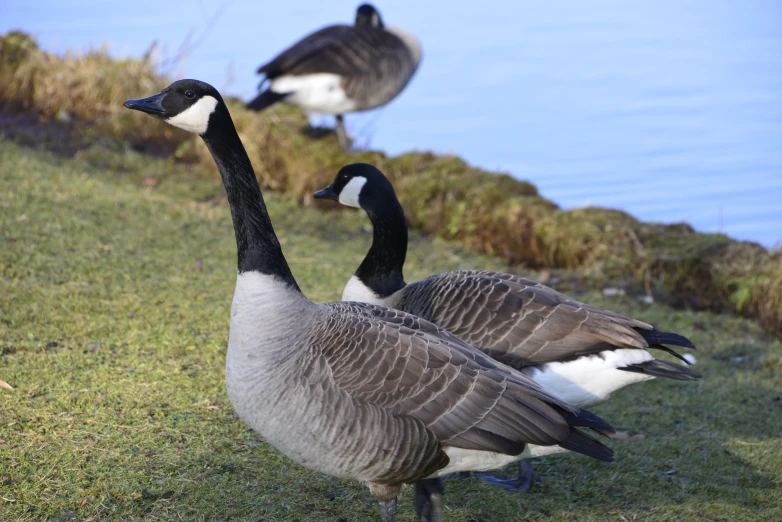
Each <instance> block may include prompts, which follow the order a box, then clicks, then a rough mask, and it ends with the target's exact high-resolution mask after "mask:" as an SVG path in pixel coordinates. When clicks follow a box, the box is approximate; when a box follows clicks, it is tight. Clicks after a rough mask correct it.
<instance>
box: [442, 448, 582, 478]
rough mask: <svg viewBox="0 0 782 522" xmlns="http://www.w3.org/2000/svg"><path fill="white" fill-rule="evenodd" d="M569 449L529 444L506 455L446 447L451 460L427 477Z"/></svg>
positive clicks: (481, 468) (477, 469)
mask: <svg viewBox="0 0 782 522" xmlns="http://www.w3.org/2000/svg"><path fill="white" fill-rule="evenodd" d="M566 451H567V450H566V449H564V448H560V447H559V446H536V445H534V444H527V447H526V448H524V451H523V452H522V453H521V455H505V454H504V453H494V452H492V451H479V450H469V449H464V448H454V447H449V448H445V453H446V454H447V455H448V458H449V459H450V462H449V463H448V465H447V466H446V467H444V468H443V469H440V470H438V471H436V472H435V473H433V474H432V475H430V476H429V477H427V478H434V477H442V476H443V475H448V474H449V473H458V472H460V471H489V470H490V469H497V468H501V467H503V466H507V465H508V464H511V463H513V462H517V461H519V460H522V459H530V458H534V457H543V456H546V455H553V454H555V453H564V452H566Z"/></svg>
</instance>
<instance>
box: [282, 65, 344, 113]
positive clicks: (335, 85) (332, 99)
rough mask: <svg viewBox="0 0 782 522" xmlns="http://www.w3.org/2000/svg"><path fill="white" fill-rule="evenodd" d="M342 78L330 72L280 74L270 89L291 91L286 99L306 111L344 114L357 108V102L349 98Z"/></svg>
mask: <svg viewBox="0 0 782 522" xmlns="http://www.w3.org/2000/svg"><path fill="white" fill-rule="evenodd" d="M340 80H341V78H340V76H339V75H336V74H330V73H317V74H307V75H303V76H280V77H278V78H275V79H274V80H272V83H271V86H270V89H271V90H272V91H274V92H277V93H291V94H290V96H288V97H287V98H286V99H285V101H286V102H289V103H293V104H295V105H298V106H299V107H301V108H302V109H304V110H305V111H308V112H319V113H322V114H344V113H346V112H351V111H354V110H356V102H354V101H353V100H351V99H350V98H348V95H347V94H346V93H345V91H344V89H343V88H342V85H341V83H340Z"/></svg>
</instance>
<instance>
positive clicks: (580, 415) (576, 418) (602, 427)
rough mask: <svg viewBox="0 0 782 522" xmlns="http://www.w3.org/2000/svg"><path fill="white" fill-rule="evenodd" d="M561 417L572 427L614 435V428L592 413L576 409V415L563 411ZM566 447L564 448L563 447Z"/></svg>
mask: <svg viewBox="0 0 782 522" xmlns="http://www.w3.org/2000/svg"><path fill="white" fill-rule="evenodd" d="M560 415H562V417H563V418H564V419H565V421H567V423H568V424H569V425H571V426H578V427H580V428H592V429H593V430H598V431H607V432H610V433H613V432H614V431H615V430H614V427H613V426H611V425H610V424H608V423H607V422H606V421H605V420H603V419H602V418H600V417H598V416H597V415H595V414H594V413H592V412H591V411H587V410H583V409H580V408H576V411H575V413H570V412H565V411H561V412H560ZM563 447H564V446H563Z"/></svg>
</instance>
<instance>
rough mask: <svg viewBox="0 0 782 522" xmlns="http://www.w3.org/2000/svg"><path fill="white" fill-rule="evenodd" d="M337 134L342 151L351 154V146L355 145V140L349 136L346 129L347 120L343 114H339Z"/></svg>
mask: <svg viewBox="0 0 782 522" xmlns="http://www.w3.org/2000/svg"><path fill="white" fill-rule="evenodd" d="M336 132H337V139H338V140H339V145H340V146H341V147H342V150H344V151H345V152H350V149H351V146H352V145H353V139H352V138H351V137H350V136H349V135H348V131H347V129H345V119H344V118H343V117H342V115H341V114H337V128H336Z"/></svg>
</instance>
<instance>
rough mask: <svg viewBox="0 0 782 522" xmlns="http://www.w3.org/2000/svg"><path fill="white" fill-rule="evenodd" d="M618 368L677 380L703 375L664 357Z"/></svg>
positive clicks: (697, 377)
mask: <svg viewBox="0 0 782 522" xmlns="http://www.w3.org/2000/svg"><path fill="white" fill-rule="evenodd" d="M617 370H624V371H626V372H635V373H644V374H646V375H654V376H655V377H667V378H668V379H676V380H677V381H696V380H698V379H700V378H701V377H702V375H701V374H700V373H698V372H696V371H694V370H691V369H689V368H687V367H686V366H684V365H682V364H676V363H674V362H671V361H664V360H662V359H652V360H651V361H646V362H642V363H638V364H633V365H631V366H625V367H624V368H617Z"/></svg>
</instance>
